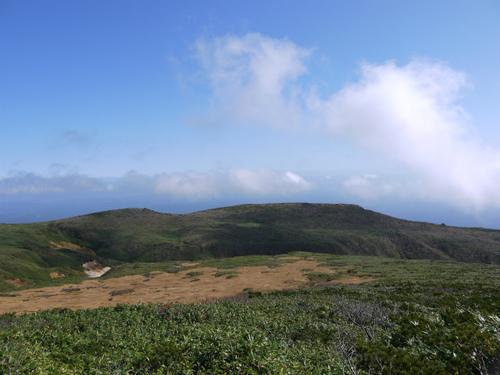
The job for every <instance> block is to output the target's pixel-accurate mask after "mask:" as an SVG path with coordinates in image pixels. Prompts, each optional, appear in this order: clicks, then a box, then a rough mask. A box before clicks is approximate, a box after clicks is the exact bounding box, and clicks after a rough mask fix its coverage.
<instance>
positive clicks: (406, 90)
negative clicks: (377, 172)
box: [197, 34, 500, 209]
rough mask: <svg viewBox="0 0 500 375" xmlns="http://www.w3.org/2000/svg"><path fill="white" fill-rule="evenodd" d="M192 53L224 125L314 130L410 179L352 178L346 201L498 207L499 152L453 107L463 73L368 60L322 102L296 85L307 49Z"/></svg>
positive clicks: (231, 45) (223, 41) (228, 48)
mask: <svg viewBox="0 0 500 375" xmlns="http://www.w3.org/2000/svg"><path fill="white" fill-rule="evenodd" d="M197 50H198V54H199V56H200V61H201V63H202V66H203V67H204V69H205V71H206V73H207V77H208V78H209V80H210V83H211V85H212V87H213V92H214V97H215V106H216V110H219V111H222V112H223V113H229V114H231V115H232V116H231V117H230V118H231V120H230V121H231V122H233V119H237V121H234V122H236V123H259V124H265V125H268V126H271V127H274V128H276V127H278V128H297V126H300V127H302V128H305V129H309V130H310V131H317V130H318V127H319V128H320V129H322V130H323V132H324V133H326V134H327V135H328V136H329V137H331V138H332V139H339V138H346V139H350V140H354V141H355V142H356V143H357V144H358V145H359V146H360V147H362V148H364V149H368V150H370V151H371V152H373V153H378V154H381V155H384V156H385V157H386V158H388V159H390V160H392V162H393V164H394V165H395V166H396V167H397V168H399V169H401V168H404V169H405V170H406V173H410V174H412V175H413V178H412V180H406V181H396V180H394V181H386V182H383V181H382V179H381V178H379V179H378V180H377V181H374V180H373V179H366V178H365V177H355V178H358V179H357V180H356V179H353V178H351V179H350V180H348V181H346V182H345V183H344V188H346V189H349V191H350V192H351V193H353V194H357V195H361V196H363V197H370V196H371V197H373V198H376V197H380V196H381V195H392V194H399V195H408V194H411V195H414V196H417V197H419V198H425V199H429V200H440V201H444V202H448V203H450V204H453V205H456V206H461V207H464V208H476V209H481V208H483V207H484V206H487V205H495V206H500V189H499V188H498V187H499V186H500V152H499V150H496V149H493V148H491V147H489V146H487V145H485V144H484V143H483V142H481V141H480V140H479V139H476V137H475V135H474V127H473V126H472V125H471V124H470V119H469V116H468V114H467V113H466V111H465V110H464V109H463V108H462V107H461V106H460V105H459V104H458V103H459V100H460V93H461V91H462V90H463V89H464V88H465V87H467V86H468V83H467V77H466V75H465V74H464V73H462V72H458V71H456V70H453V69H452V68H450V67H449V66H448V65H446V64H444V63H442V62H440V61H434V60H429V59H422V58H415V59H412V60H411V61H410V62H409V63H408V64H406V65H402V66H399V65H397V64H396V62H394V61H388V62H386V63H383V64H370V63H366V62H365V63H362V64H361V65H360V69H359V80H358V81H357V82H354V83H349V84H346V85H345V86H344V88H343V89H341V90H340V91H338V92H334V93H331V95H330V96H328V97H326V98H323V97H320V96H319V95H318V94H316V92H315V89H314V87H304V85H302V86H300V85H299V82H300V77H301V76H302V75H304V74H305V73H306V72H307V69H306V59H307V58H308V57H309V56H310V55H311V51H310V50H307V49H304V48H301V47H299V46H297V45H295V44H294V43H292V42H290V41H287V40H277V39H272V38H269V37H265V36H262V35H260V34H247V35H245V36H243V37H235V36H227V37H223V38H215V39H213V40H210V41H206V40H199V41H198V43H197ZM217 106H218V107H217ZM222 121H223V120H222ZM332 155H334V152H332ZM335 163H336V162H335V160H332V165H334V164H335ZM406 173H405V174H406Z"/></svg>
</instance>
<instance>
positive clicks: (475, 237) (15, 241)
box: [0, 203, 500, 289]
mask: <svg viewBox="0 0 500 375" xmlns="http://www.w3.org/2000/svg"><path fill="white" fill-rule="evenodd" d="M290 251H312V252H324V253H330V254H351V255H374V256H387V257H398V258H408V259H439V260H455V261H462V262H481V263H490V264H500V231H499V230H489V229H482V228H458V227H449V226H445V225H437V224H430V223H423V222H412V221H407V220H402V219H397V218H393V217H390V216H387V215H383V214H380V213H377V212H373V211H370V210H365V209H363V208H362V207H360V206H356V205H347V204H308V203H282V204H263V205H241V206H233V207H224V208H218V209H212V210H207V211H200V212H195V213H191V214H184V215H177V214H163V213H158V212H154V211H151V210H148V209H121V210H113V211H105V212H99V213H94V214H90V215H84V216H78V217H73V218H68V219H62V220H55V221H50V222H43V223H34V224H0V280H7V279H8V280H11V282H12V280H15V279H27V280H32V281H35V280H43V279H46V280H48V279H49V278H50V276H49V275H50V273H51V272H52V273H53V272H60V273H63V274H65V275H66V276H71V275H73V276H77V275H78V274H81V271H82V267H81V265H82V263H83V262H85V261H89V260H93V259H97V260H98V261H99V262H101V263H102V264H105V265H113V264H117V263H121V262H160V261H167V260H195V259H202V258H210V257H215V258H222V257H232V256H239V255H258V254H267V255H275V254H283V253H288V252H290ZM53 275H54V274H53ZM1 282H2V281H0V283H1ZM4 284H5V283H4ZM0 286H1V285H0ZM4 286H5V285H4ZM0 289H1V288H0Z"/></svg>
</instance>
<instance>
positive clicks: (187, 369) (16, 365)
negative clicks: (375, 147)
mask: <svg viewBox="0 0 500 375" xmlns="http://www.w3.org/2000/svg"><path fill="white" fill-rule="evenodd" d="M412 288H413V290H412ZM423 289H426V287H423V286H412V285H407V284H401V285H395V284H392V285H390V286H389V285H386V284H384V283H378V284H377V283H374V284H373V285H372V286H370V287H366V286H328V287H324V288H317V289H310V290H302V291H294V292H290V291H288V292H275V293H270V294H267V295H262V296H260V295H259V294H258V293H253V294H251V295H250V296H249V295H248V294H247V295H241V296H235V297H232V298H227V299H224V300H218V301H211V300H210V301H200V302H198V303H194V304H182V303H173V304H167V305H134V306H129V305H117V306H115V307H113V308H99V309H96V310H78V311H71V310H68V309H55V310H51V311H41V312H36V313H32V314H25V315H22V316H15V315H14V314H5V315H3V316H0V361H1V362H0V373H1V371H3V372H4V373H5V374H11V373H12V374H16V373H19V374H20V373H23V374H24V373H33V374H109V373H113V374H343V373H349V374H485V373H487V372H486V371H487V370H486V369H487V366H488V363H489V362H491V360H492V359H493V358H495V357H497V356H498V355H499V354H500V319H499V317H498V311H496V307H495V306H496V305H495V303H487V302H488V301H490V300H491V298H492V294H491V293H489V292H487V291H486V292H485V293H484V296H483V297H478V298H476V299H474V300H472V299H470V298H465V297H464V296H465V294H464V293H465V291H464V290H460V289H455V290H449V291H448V292H447V293H446V297H443V295H442V294H440V295H439V296H436V297H432V293H431V289H432V288H430V287H429V289H428V290H427V291H424V290H423ZM417 291H418V293H417ZM253 296H255V298H250V297H253ZM421 296H426V298H421ZM493 298H495V296H494V295H493ZM497 298H498V297H497ZM493 302H495V301H493Z"/></svg>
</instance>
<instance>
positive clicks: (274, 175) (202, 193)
mask: <svg viewBox="0 0 500 375" xmlns="http://www.w3.org/2000/svg"><path fill="white" fill-rule="evenodd" d="M313 187H314V185H313V184H312V183H311V182H308V181H306V180H304V179H303V178H302V177H300V176H299V175H297V174H295V173H293V172H290V171H288V172H285V173H283V172H279V171H276V170H274V169H271V168H260V169H257V170H253V169H246V168H234V167H232V168H228V169H227V170H226V171H225V172H215V171H213V172H205V173H201V172H195V171H191V172H185V173H171V174H168V173H160V174H157V175H154V176H149V175H144V174H140V173H138V172H136V171H130V172H128V173H127V174H125V176H123V177H120V178H115V179H112V181H105V179H99V178H91V177H87V176H84V175H80V174H68V175H64V176H56V177H44V176H40V175H36V174H33V173H18V174H17V175H16V176H13V177H9V178H5V179H2V180H0V195H5V196H8V195H20V194H50V193H72V192H96V191H113V192H127V193H140V194H144V193H147V194H157V195H165V196H169V197H172V198H183V199H189V200H198V199H205V198H217V197H220V196H222V195H226V194H236V195H260V196H266V195H278V196H286V195H289V194H293V193H298V192H302V191H307V190H310V189H312V188H313Z"/></svg>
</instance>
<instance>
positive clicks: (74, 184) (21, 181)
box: [0, 172, 100, 195]
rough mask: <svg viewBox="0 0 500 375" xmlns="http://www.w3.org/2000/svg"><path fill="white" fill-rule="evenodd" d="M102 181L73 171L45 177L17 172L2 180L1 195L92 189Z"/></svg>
mask: <svg viewBox="0 0 500 375" xmlns="http://www.w3.org/2000/svg"><path fill="white" fill-rule="evenodd" d="M99 186H100V182H99V181H98V180H97V179H95V178H91V177H88V176H84V175H80V174H76V173H72V174H67V175H63V176H54V177H44V176H41V175H38V174H34V173H27V172H16V173H14V174H13V175H11V176H10V177H7V178H4V179H1V180H0V194H1V195H18V194H45V193H65V192H79V191H90V190H93V189H96V188H98V187H99Z"/></svg>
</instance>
